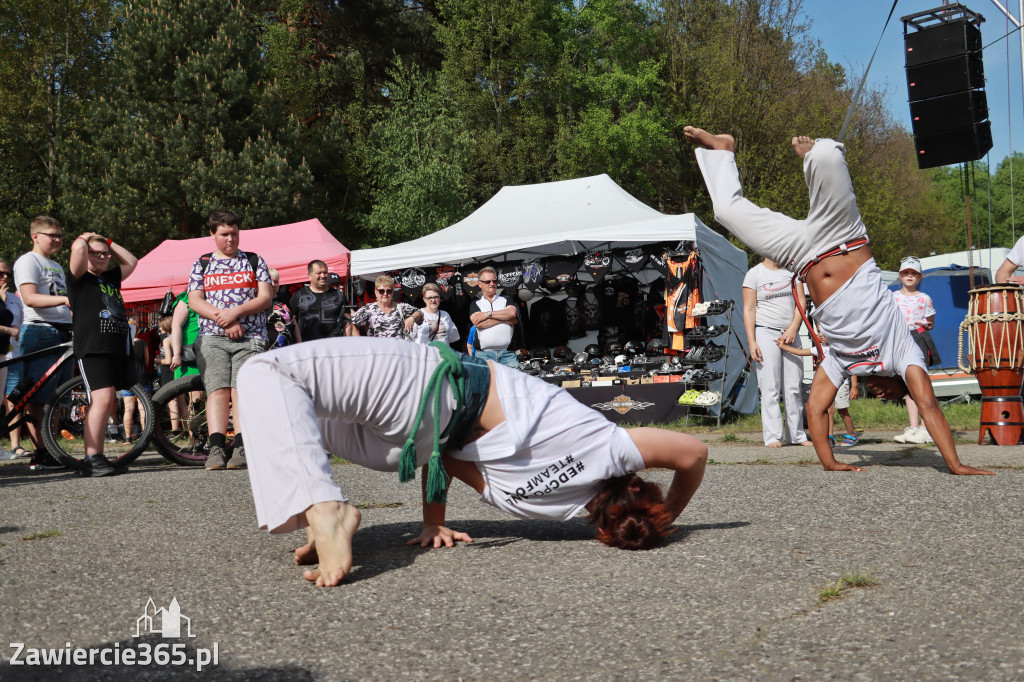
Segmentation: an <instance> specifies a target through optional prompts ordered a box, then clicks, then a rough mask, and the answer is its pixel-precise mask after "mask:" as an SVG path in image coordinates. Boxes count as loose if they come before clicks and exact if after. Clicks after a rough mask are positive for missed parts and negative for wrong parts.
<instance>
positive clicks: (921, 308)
mask: <svg viewBox="0 0 1024 682" xmlns="http://www.w3.org/2000/svg"><path fill="white" fill-rule="evenodd" d="M892 295H893V296H894V297H896V303H897V305H899V307H900V311H901V312H902V313H903V319H904V320H906V322H907V329H916V330H917V331H921V330H922V329H924V326H925V325H926V324H927V323H928V318H929V317H931V316H933V315H935V306H934V304H933V303H932V297H931V296H929V295H928V294H926V293H924V292H923V291H918V292H917V293H914V294H911V295H907V294H904V293H903V291H902V290H897V291H894V292H892Z"/></svg>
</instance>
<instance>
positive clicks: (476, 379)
mask: <svg viewBox="0 0 1024 682" xmlns="http://www.w3.org/2000/svg"><path fill="white" fill-rule="evenodd" d="M238 384H239V394H240V395H241V396H243V398H242V399H243V400H244V401H245V409H244V410H242V430H243V432H244V433H246V434H247V437H246V448H247V451H248V452H247V455H248V458H249V478H250V483H251V484H252V492H253V499H254V501H255V504H256V515H257V519H258V521H259V524H260V527H263V528H267V529H269V530H270V532H272V533H284V532H289V531H293V530H297V529H299V528H302V527H308V533H309V534H310V536H311V537H310V538H309V540H310V542H309V544H307V545H306V546H305V547H300V548H299V549H298V550H296V563H312V562H313V561H314V560H315V559H316V558H318V559H319V563H320V566H319V570H315V571H314V570H309V571H306V572H305V574H304V575H305V577H306V579H307V580H309V581H311V582H314V583H315V584H316V585H317V586H331V585H337V584H338V583H340V582H341V581H342V580H343V579H344V577H345V576H346V575H347V574H348V572H349V570H350V569H351V567H352V536H353V535H354V534H355V532H356V530H357V529H358V527H359V523H360V519H361V517H360V512H359V510H358V509H356V508H355V507H354V506H352V505H351V504H349V503H348V501H347V498H346V497H345V496H344V495H343V494H342V492H341V490H340V489H339V488H338V486H337V485H335V484H334V482H333V481H332V480H331V468H330V465H329V464H328V461H327V455H326V454H325V450H326V451H330V452H333V453H336V454H338V455H340V456H342V457H344V458H346V459H348V460H350V461H352V462H353V463H355V464H361V465H363V466H366V467H369V468H371V469H376V470H380V471H396V470H397V471H398V472H399V476H400V478H401V479H402V480H408V479H409V478H412V477H414V476H415V470H416V467H418V466H424V465H426V466H424V491H425V495H426V501H425V503H424V509H423V517H424V518H423V531H422V532H421V533H420V535H419V537H417V538H415V539H413V540H411V541H409V542H408V543H407V544H420V545H421V546H423V547H427V546H430V545H432V546H434V547H440V546H441V545H442V544H444V545H445V546H449V547H450V546H452V544H453V543H454V542H455V541H458V540H463V541H466V542H471V541H472V540H471V538H470V537H469V536H468V535H466V534H465V533H460V532H456V531H452V530H450V529H448V528H446V527H445V526H444V504H443V502H444V499H445V491H446V489H447V484H448V480H447V476H446V475H445V470H447V472H448V473H450V474H451V475H453V476H454V477H456V478H459V479H461V480H462V481H464V482H466V483H467V484H469V485H470V486H472V487H473V488H475V489H476V490H477V492H479V493H480V496H481V499H482V500H483V501H485V502H487V503H489V504H491V505H494V506H495V507H498V508H499V509H503V510H505V511H507V512H509V513H510V514H512V515H514V516H518V517H521V518H548V519H560V520H564V519H569V518H572V517H573V516H574V515H576V514H577V513H578V512H579V511H580V510H582V509H584V508H586V509H587V511H589V512H590V519H589V520H590V522H591V523H593V524H594V525H595V526H596V528H597V538H598V539H599V540H601V541H602V542H604V543H605V544H608V545H611V546H613V547H623V548H626V549H647V548H650V547H652V546H653V545H654V544H655V543H656V542H657V541H658V540H659V539H660V538H661V537H663V536H665V535H667V534H668V533H669V532H670V531H669V529H668V526H669V525H670V524H671V523H672V522H673V521H674V520H675V519H676V517H677V516H679V514H680V513H681V512H682V511H683V509H684V508H685V507H686V505H687V503H688V502H689V501H690V498H691V497H692V496H693V494H694V492H696V490H697V488H698V486H699V485H700V482H701V480H702V479H703V476H704V467H705V464H706V461H707V447H706V446H705V445H704V444H703V443H701V442H700V441H698V440H697V439H695V438H693V437H692V436H688V435H686V434H682V433H676V432H673V431H666V430H662V429H653V428H637V429H629V430H628V431H627V430H625V429H622V428H620V427H618V426H615V425H614V424H612V423H611V422H609V421H608V420H607V419H605V417H603V416H602V415H600V414H599V413H598V412H596V411H594V410H592V409H590V408H588V407H586V406H584V405H582V404H580V403H579V402H577V401H576V400H575V399H573V398H572V396H570V395H569V394H568V393H567V392H566V391H564V390H563V389H561V388H557V387H555V386H552V385H550V384H547V383H546V382H544V381H541V380H540V379H537V378H535V377H531V376H529V375H526V374H523V373H521V372H519V371H518V370H513V369H510V368H507V367H504V366H501V365H496V364H495V363H492V362H484V361H483V360H479V359H474V358H469V357H467V356H465V355H461V354H456V353H455V352H454V351H451V350H450V349H448V348H439V347H437V346H435V345H430V346H423V345H420V344H412V343H408V342H405V341H402V340H397V339H367V338H345V339H325V340H321V341H313V342H307V343H302V344H298V345H295V346H289V347H287V348H282V349H278V350H275V351H273V352H270V353H264V354H261V355H258V356H255V357H253V358H252V359H250V360H249V361H248V362H247V363H246V364H245V366H244V367H243V368H242V370H241V371H240V372H239V375H238ZM445 439H446V440H445ZM442 441H444V443H443V447H444V449H445V454H444V455H443V456H441V455H440V450H441V446H442ZM431 447H433V452H431V451H430V448H431ZM442 462H443V468H442V467H441V464H442ZM648 467H661V468H667V469H672V470H674V471H675V472H676V473H675V476H674V478H673V480H672V484H671V486H670V487H669V490H668V494H667V496H665V497H664V498H663V497H662V491H661V489H660V488H659V487H658V486H657V485H656V484H654V483H650V482H646V481H644V480H643V479H641V478H640V477H638V476H636V475H635V472H637V471H639V470H641V469H645V468H648Z"/></svg>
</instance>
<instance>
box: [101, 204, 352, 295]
mask: <svg viewBox="0 0 1024 682" xmlns="http://www.w3.org/2000/svg"><path fill="white" fill-rule="evenodd" d="M239 247H240V248H241V249H242V250H243V251H252V252H255V253H258V254H259V255H260V256H262V257H263V259H264V260H265V261H266V262H267V265H268V266H269V267H272V268H276V269H277V270H278V271H279V272H280V273H281V284H282V285H288V284H294V283H298V282H306V281H308V280H309V277H308V276H307V274H306V265H307V264H308V263H309V261H311V260H313V259H314V258H318V259H320V260H322V261H324V262H325V263H327V267H328V268H329V269H330V270H331V272H336V273H338V275H340V276H341V277H342V278H344V277H346V276H347V275H348V266H349V250H348V249H347V248H345V247H344V246H343V245H342V243H341V242H339V241H338V240H337V239H335V238H334V236H333V235H332V234H331V233H330V232H328V231H327V228H325V227H324V226H323V225H322V224H321V223H320V221H319V220H317V219H315V218H314V219H312V220H304V221H302V222H300V223H291V224H289V225H277V226H274V227H263V228H257V229H254V230H243V231H242V232H241V237H240V244H239ZM213 248H214V247H213V240H212V239H211V238H210V237H209V236H207V235H204V236H202V237H196V238H195V239H167V240H165V241H164V242H163V243H161V244H160V245H159V246H157V247H156V248H155V249H153V250H152V251H150V252H149V253H147V254H146V255H145V256H143V257H142V258H140V259H139V265H138V267H136V268H135V272H133V273H132V276H131V277H129V278H128V279H126V280H125V281H124V283H123V284H122V286H121V295H122V296H123V297H124V300H125V303H134V302H141V301H159V300H160V299H162V298H163V297H164V294H165V293H166V292H167V290H168V289H171V290H172V291H174V293H175V294H180V293H181V292H182V291H184V290H185V289H186V287H187V286H188V275H189V270H190V269H191V267H192V264H193V263H194V262H195V260H196V259H197V258H199V256H201V255H203V254H204V253H210V252H211V251H213Z"/></svg>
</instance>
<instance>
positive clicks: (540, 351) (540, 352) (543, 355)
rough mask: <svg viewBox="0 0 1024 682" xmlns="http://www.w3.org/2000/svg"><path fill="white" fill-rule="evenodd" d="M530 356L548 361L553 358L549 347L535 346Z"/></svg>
mask: <svg viewBox="0 0 1024 682" xmlns="http://www.w3.org/2000/svg"><path fill="white" fill-rule="evenodd" d="M530 357H531V358H533V359H535V360H545V361H547V360H550V359H551V353H550V352H549V351H548V349H547V348H534V349H533V350H532V351H530Z"/></svg>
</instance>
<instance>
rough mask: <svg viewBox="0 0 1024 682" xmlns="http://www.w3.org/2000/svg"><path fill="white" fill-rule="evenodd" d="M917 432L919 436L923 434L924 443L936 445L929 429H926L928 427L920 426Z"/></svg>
mask: <svg viewBox="0 0 1024 682" xmlns="http://www.w3.org/2000/svg"><path fill="white" fill-rule="evenodd" d="M917 432H918V433H919V434H921V435H922V436H924V442H925V443H934V442H935V439H934V438H932V434H930V433H928V427H926V426H919V427H917Z"/></svg>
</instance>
